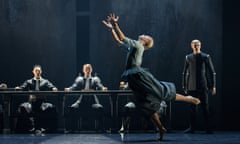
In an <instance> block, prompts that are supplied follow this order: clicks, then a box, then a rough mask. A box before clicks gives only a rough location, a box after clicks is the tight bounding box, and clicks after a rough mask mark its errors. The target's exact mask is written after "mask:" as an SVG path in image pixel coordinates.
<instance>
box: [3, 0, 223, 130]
mask: <svg viewBox="0 0 240 144" xmlns="http://www.w3.org/2000/svg"><path fill="white" fill-rule="evenodd" d="M110 12H115V13H116V14H117V15H119V16H120V19H119V24H120V26H121V28H122V30H123V31H124V32H125V34H126V35H127V36H129V37H131V38H135V39H136V38H137V37H138V35H139V34H150V35H152V36H153V37H154V38H155V45H154V48H153V49H151V50H149V51H146V53H145V55H144V60H143V67H146V68H149V70H150V71H151V72H152V73H153V74H154V75H155V76H156V78H158V79H159V80H163V81H171V82H174V83H175V84H176V87H177V91H178V92H179V93H183V91H182V89H181V76H182V69H183V63H184V58H185V55H186V54H188V53H191V48H190V42H191V40H192V39H200V40H201V41H202V50H203V51H204V52H206V53H209V54H210V55H211V56H212V60H213V63H214V65H215V69H216V72H217V89H218V90H220V89H221V86H222V79H221V77H222V49H223V47H222V1H219V0H211V1H209V0H201V1H193V0H177V1H176V0H161V1H160V0H151V2H150V1H149V0H114V1H111V0H104V1H103V0H76V1H75V0H41V1H32V0H1V1H0V49H1V53H0V56H1V61H0V64H1V71H0V75H1V81H2V82H6V83H7V84H8V85H9V86H10V87H14V86H16V85H19V84H21V83H22V82H23V81H24V80H25V79H27V78H30V77H32V74H31V70H32V66H33V64H41V65H42V66H43V71H44V77H46V78H48V79H49V80H51V81H52V82H53V83H54V84H55V85H56V86H58V87H59V89H63V88H64V87H66V86H69V85H70V84H72V82H73V80H74V78H75V77H76V76H77V74H78V73H79V72H80V71H81V69H82V64H84V63H91V64H93V66H94V72H97V73H98V75H99V76H100V77H101V78H102V82H103V83H104V84H105V85H106V86H107V87H108V88H109V89H118V85H119V81H120V75H121V73H122V71H123V69H124V64H125V56H126V54H125V53H124V51H122V50H120V48H118V46H117V45H116V44H115V43H114V41H113V39H112V37H111V34H110V32H109V31H108V30H107V29H106V27H104V26H103V25H102V23H101V21H102V20H103V19H105V18H106V16H107V15H108V14H109V13H110ZM210 101H211V106H212V107H211V109H212V111H213V118H214V120H216V119H218V120H217V121H215V122H216V123H215V126H216V127H217V128H221V127H220V126H221V125H222V121H221V120H219V119H220V118H219V117H221V112H222V103H221V102H222V94H221V93H220V92H219V91H218V94H217V96H215V97H211V98H210ZM172 108H173V110H172V127H173V128H177V129H184V128H186V127H187V126H188V125H187V124H188V122H187V114H188V105H186V104H183V103H181V102H176V103H174V105H173V107H172Z"/></svg>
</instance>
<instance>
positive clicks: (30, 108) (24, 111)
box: [15, 65, 58, 134]
mask: <svg viewBox="0 0 240 144" xmlns="http://www.w3.org/2000/svg"><path fill="white" fill-rule="evenodd" d="M32 73H33V75H34V77H33V78H31V79H29V80H26V81H25V82H24V83H23V84H22V85H20V86H17V87H16V88H15V89H17V90H24V91H57V90H58V89H57V88H56V87H55V86H54V85H53V84H52V83H51V82H50V81H49V80H47V79H45V78H43V77H42V76H41V75H42V67H41V66H40V65H34V67H33V71H32ZM56 128H57V112H56V108H55V107H54V106H53V105H52V104H50V103H47V102H46V98H45V96H42V95H30V96H29V100H28V102H24V103H22V104H21V105H20V106H19V109H18V121H17V124H16V132H24V133H26V132H31V131H32V132H35V133H38V134H39V133H43V132H45V131H47V132H52V131H55V130H56Z"/></svg>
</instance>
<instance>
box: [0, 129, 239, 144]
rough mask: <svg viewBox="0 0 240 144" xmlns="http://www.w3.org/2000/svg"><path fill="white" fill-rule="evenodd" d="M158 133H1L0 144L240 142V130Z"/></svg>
mask: <svg viewBox="0 0 240 144" xmlns="http://www.w3.org/2000/svg"><path fill="white" fill-rule="evenodd" d="M157 138H158V134H157V133H128V134H124V135H120V134H45V135H34V134H0V144H123V143H124V144H125V143H126V144H158V143H164V144H240V131H237V132H236V131H234V132H230V131H228V132H226V131H218V132H214V134H204V133H201V132H199V133H195V134H184V133H182V132H171V133H166V134H165V136H164V140H163V141H161V142H159V141H157V140H156V139H157Z"/></svg>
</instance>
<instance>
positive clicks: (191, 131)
mask: <svg viewBox="0 0 240 144" xmlns="http://www.w3.org/2000/svg"><path fill="white" fill-rule="evenodd" d="M184 133H195V130H194V129H192V128H188V129H186V130H185V131H184Z"/></svg>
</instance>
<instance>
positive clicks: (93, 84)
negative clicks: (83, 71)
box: [70, 76, 104, 90]
mask: <svg viewBox="0 0 240 144" xmlns="http://www.w3.org/2000/svg"><path fill="white" fill-rule="evenodd" d="M89 81H90V82H89V89H92V90H102V89H103V87H104V86H103V84H102V83H101V80H100V78H99V77H97V76H94V77H91V78H90V79H89ZM85 84H86V78H85V77H82V76H78V77H77V78H76V79H75V82H74V83H73V84H72V86H71V87H70V89H71V90H76V89H78V90H83V89H85Z"/></svg>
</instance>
